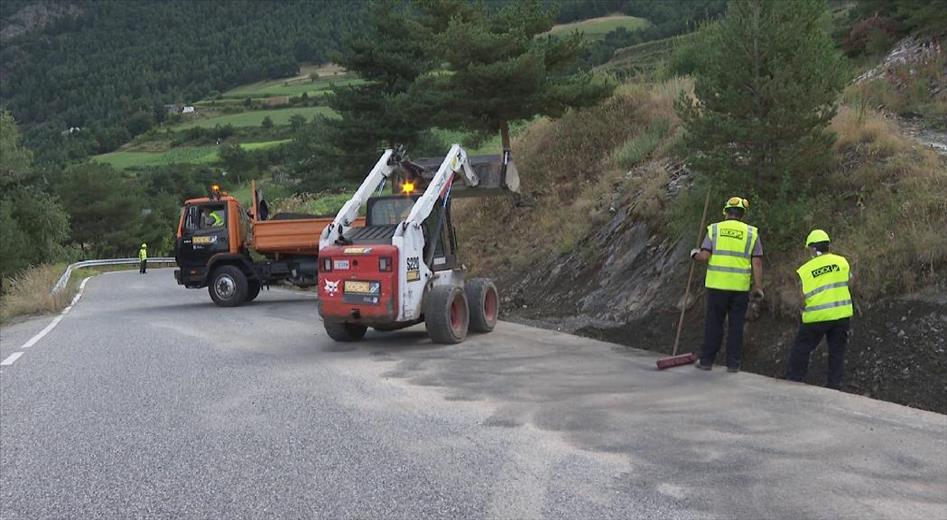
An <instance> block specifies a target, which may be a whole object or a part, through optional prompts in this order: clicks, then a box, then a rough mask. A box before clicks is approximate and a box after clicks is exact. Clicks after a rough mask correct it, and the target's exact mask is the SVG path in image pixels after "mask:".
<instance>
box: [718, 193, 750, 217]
mask: <svg viewBox="0 0 947 520" xmlns="http://www.w3.org/2000/svg"><path fill="white" fill-rule="evenodd" d="M730 208H740V209H742V210H743V211H744V213H745V212H747V211H749V210H750V201H748V200H746V199H744V198H743V197H730V198H729V199H727V203H726V204H725V205H724V206H723V214H724V215H726V214H727V210H728V209H730Z"/></svg>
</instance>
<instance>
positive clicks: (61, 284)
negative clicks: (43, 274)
mask: <svg viewBox="0 0 947 520" xmlns="http://www.w3.org/2000/svg"><path fill="white" fill-rule="evenodd" d="M138 262H140V260H138V259H137V258H108V259H103V260H83V261H81V262H76V263H74V264H69V265H68V266H67V267H66V271H65V272H64V273H63V274H62V276H60V277H59V280H57V281H56V285H53V288H52V289H50V291H49V294H53V295H56V294H58V293H59V292H60V291H62V290H63V289H64V288H65V287H66V284H67V283H69V277H70V276H72V271H74V270H75V269H82V268H83V267H101V266H106V265H134V264H137V263H138ZM148 263H149V264H173V263H175V261H174V257H171V256H159V257H155V258H149V259H148Z"/></svg>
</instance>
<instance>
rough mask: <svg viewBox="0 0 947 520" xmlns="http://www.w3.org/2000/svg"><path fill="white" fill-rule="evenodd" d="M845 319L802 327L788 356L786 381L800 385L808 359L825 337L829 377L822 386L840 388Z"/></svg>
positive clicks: (806, 369)
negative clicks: (827, 348) (827, 347)
mask: <svg viewBox="0 0 947 520" xmlns="http://www.w3.org/2000/svg"><path fill="white" fill-rule="evenodd" d="M848 327H849V325H848V318H843V319H841V320H835V321H822V322H819V323H803V324H802V325H800V326H799V332H797V333H796V342H795V343H794V344H793V346H792V352H790V353H789V367H788V369H787V370H786V379H789V380H790V381H802V380H803V379H805V377H806V372H807V371H808V370H809V355H810V354H812V351H813V350H815V349H816V347H818V346H819V343H821V342H822V336H825V338H826V341H827V342H828V344H829V373H828V380H827V382H826V384H825V386H827V387H829V388H835V389H839V388H842V375H843V373H844V371H845V370H844V368H845V346H846V345H847V344H848Z"/></svg>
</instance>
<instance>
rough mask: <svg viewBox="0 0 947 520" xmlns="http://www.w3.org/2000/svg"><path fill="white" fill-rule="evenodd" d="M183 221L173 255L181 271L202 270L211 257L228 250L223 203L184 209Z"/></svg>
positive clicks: (224, 205) (225, 215) (227, 234)
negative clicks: (176, 247)
mask: <svg viewBox="0 0 947 520" xmlns="http://www.w3.org/2000/svg"><path fill="white" fill-rule="evenodd" d="M183 218H184V222H183V223H182V225H181V237H180V238H179V239H178V253H177V262H178V265H179V266H180V267H181V268H187V267H204V266H206V265H207V263H208V261H209V260H210V258H211V257H212V256H214V255H216V254H218V253H226V252H228V251H229V250H230V241H229V238H230V235H229V232H228V229H227V222H228V220H227V204H226V203H225V202H210V203H206V204H194V205H189V206H185V207H184V215H183Z"/></svg>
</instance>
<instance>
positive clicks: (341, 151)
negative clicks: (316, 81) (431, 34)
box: [311, 0, 431, 175]
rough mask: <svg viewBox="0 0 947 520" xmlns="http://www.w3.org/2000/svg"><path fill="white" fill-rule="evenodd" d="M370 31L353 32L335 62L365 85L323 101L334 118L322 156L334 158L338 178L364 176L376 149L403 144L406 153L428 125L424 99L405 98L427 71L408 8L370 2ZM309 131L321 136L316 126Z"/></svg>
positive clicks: (427, 61) (424, 53) (337, 91)
mask: <svg viewBox="0 0 947 520" xmlns="http://www.w3.org/2000/svg"><path fill="white" fill-rule="evenodd" d="M369 26H370V29H369V30H368V31H367V32H359V33H354V36H353V37H352V38H350V40H349V41H348V45H347V47H348V49H349V50H348V52H346V53H345V54H342V55H340V56H339V57H337V61H338V62H339V63H340V64H341V65H342V66H343V67H345V68H346V69H347V70H349V71H351V72H354V73H356V74H358V75H359V77H361V78H362V79H365V80H367V83H364V84H360V85H350V86H345V87H336V88H334V89H333V94H332V95H331V96H330V97H329V98H328V100H327V104H328V105H329V106H330V107H331V108H332V109H333V110H335V111H336V112H337V113H338V114H339V118H338V119H335V120H326V121H325V124H326V125H328V126H329V132H328V135H329V138H330V141H331V145H332V146H331V148H330V149H324V150H323V151H322V153H323V154H329V155H334V156H335V157H336V158H337V160H336V161H335V162H336V163H337V164H338V165H339V168H340V169H341V171H342V173H343V174H352V175H355V174H356V172H362V173H364V171H365V168H366V167H370V166H371V164H372V163H374V161H375V160H377V157H378V150H379V149H381V148H388V147H392V146H395V145H399V144H403V145H406V146H408V147H409V149H410V148H411V147H412V146H413V145H415V144H416V143H417V142H418V141H419V140H420V136H421V134H422V132H424V130H425V129H427V128H428V127H429V126H430V119H429V117H428V116H429V114H430V106H429V105H428V104H427V103H425V101H424V99H425V96H424V95H423V94H419V95H414V96H412V95H409V94H408V90H409V88H410V87H411V85H412V84H413V83H414V81H415V80H416V79H417V78H418V77H419V76H420V75H421V74H423V73H425V72H426V71H427V70H429V69H430V68H431V60H430V56H429V54H428V52H427V50H426V48H425V47H424V44H423V42H422V41H421V40H420V38H418V37H417V36H416V35H415V34H414V31H413V22H412V19H411V13H410V12H409V10H408V8H407V7H406V6H405V5H403V4H402V3H401V2H396V1H393V0H382V1H378V2H375V3H374V4H372V8H371V9H370V18H369ZM311 129H312V130H313V131H321V128H320V127H319V125H314V126H312V127H311ZM324 148H329V147H324ZM320 162H321V163H323V164H325V163H327V162H329V161H320ZM322 173H327V172H322Z"/></svg>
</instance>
